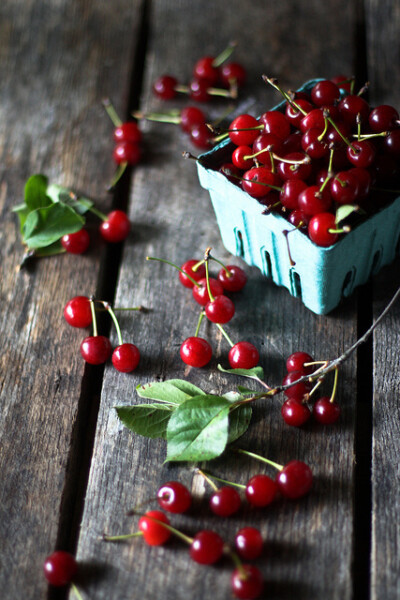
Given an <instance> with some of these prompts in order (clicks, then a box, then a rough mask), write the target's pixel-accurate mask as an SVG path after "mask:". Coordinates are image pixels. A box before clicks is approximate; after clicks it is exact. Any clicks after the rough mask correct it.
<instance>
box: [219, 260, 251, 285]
mask: <svg viewBox="0 0 400 600" xmlns="http://www.w3.org/2000/svg"><path fill="white" fill-rule="evenodd" d="M226 268H227V269H228V272H229V273H227V272H226V270H225V269H224V268H222V269H221V270H220V271H219V273H218V280H219V281H220V282H221V283H222V286H223V288H224V290H227V291H228V292H240V290H242V289H243V288H244V286H245V285H246V282H247V275H246V273H245V271H243V269H241V268H240V267H238V266H237V265H227V266H226Z"/></svg>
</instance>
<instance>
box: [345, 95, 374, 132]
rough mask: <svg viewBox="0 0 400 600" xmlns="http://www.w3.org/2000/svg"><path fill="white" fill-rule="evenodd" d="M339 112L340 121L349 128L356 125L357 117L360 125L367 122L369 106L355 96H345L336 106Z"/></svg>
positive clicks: (362, 99) (359, 97)
mask: <svg viewBox="0 0 400 600" xmlns="http://www.w3.org/2000/svg"><path fill="white" fill-rule="evenodd" d="M338 108H339V112H340V114H341V117H342V119H343V120H344V121H345V122H346V123H348V124H349V125H350V126H351V127H354V126H355V125H356V124H357V115H360V118H361V123H365V122H366V121H367V120H368V115H369V104H368V102H366V100H364V98H361V96H357V95H356V94H350V95H349V96H345V97H344V98H342V100H341V101H340V102H339V104H338Z"/></svg>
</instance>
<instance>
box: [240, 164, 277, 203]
mask: <svg viewBox="0 0 400 600" xmlns="http://www.w3.org/2000/svg"><path fill="white" fill-rule="evenodd" d="M271 185H275V177H274V174H273V173H272V172H271V171H270V170H269V169H267V168H266V167H253V168H252V169H249V170H248V171H246V172H245V173H244V174H243V180H242V188H243V190H244V191H245V192H247V193H248V194H249V195H250V196H252V197H253V198H261V197H262V196H266V195H267V194H268V193H269V192H270V191H271V189H272V188H271V187H270V186H271Z"/></svg>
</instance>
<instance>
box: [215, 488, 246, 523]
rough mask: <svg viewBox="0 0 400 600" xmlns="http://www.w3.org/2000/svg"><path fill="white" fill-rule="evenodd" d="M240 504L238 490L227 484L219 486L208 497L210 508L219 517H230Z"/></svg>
mask: <svg viewBox="0 0 400 600" xmlns="http://www.w3.org/2000/svg"><path fill="white" fill-rule="evenodd" d="M240 505H241V500H240V496H239V494H238V492H237V491H236V490H235V489H234V488H233V487H230V486H227V485H224V486H222V487H220V488H219V490H217V491H215V492H214V493H213V495H212V496H211V498H210V508H211V510H212V512H213V513H214V514H216V515H218V516H219V517H230V516H231V515H233V514H235V513H236V512H237V511H238V510H239V508H240Z"/></svg>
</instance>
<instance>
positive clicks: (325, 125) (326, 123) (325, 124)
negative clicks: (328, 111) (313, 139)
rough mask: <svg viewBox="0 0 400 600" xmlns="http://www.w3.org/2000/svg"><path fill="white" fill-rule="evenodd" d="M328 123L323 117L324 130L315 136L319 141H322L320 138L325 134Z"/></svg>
mask: <svg viewBox="0 0 400 600" xmlns="http://www.w3.org/2000/svg"><path fill="white" fill-rule="evenodd" d="M328 123H329V121H328V119H326V118H324V130H323V132H322V133H321V134H320V135H319V136H318V138H317V140H318V141H319V142H322V140H323V139H324V136H325V134H326V132H327V131H328Z"/></svg>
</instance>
